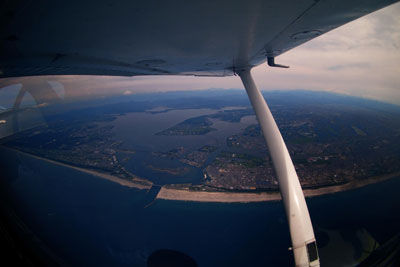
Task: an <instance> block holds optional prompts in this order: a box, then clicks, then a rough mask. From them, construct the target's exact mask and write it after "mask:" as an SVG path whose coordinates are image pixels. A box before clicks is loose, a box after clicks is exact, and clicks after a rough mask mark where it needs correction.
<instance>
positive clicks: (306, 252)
mask: <svg viewBox="0 0 400 267" xmlns="http://www.w3.org/2000/svg"><path fill="white" fill-rule="evenodd" d="M238 74H239V76H240V78H241V79H242V82H243V85H244V87H245V89H246V92H247V95H248V96H249V99H250V102H251V105H252V106H253V108H254V111H255V113H256V117H257V119H258V122H259V124H260V126H261V129H262V132H263V135H264V138H265V141H266V142H267V145H268V149H269V151H270V154H271V158H272V162H273V164H274V168H275V172H276V175H277V178H278V181H279V189H280V192H281V195H282V199H283V204H284V206H285V210H286V216H287V220H288V223H289V229H290V236H291V239H292V249H293V254H294V260H295V263H296V266H319V257H318V251H317V247H316V242H315V241H316V240H315V236H314V230H313V227H312V224H311V219H310V215H309V213H308V209H307V204H306V201H305V199H304V194H303V190H302V189H301V186H300V182H299V178H298V177H297V173H296V170H295V168H294V165H293V162H292V159H291V158H290V155H289V152H288V150H287V148H286V145H285V142H284V141H283V138H282V135H281V133H280V131H279V129H278V126H277V125H276V122H275V120H274V117H273V116H272V114H271V111H270V110H269V108H268V106H267V103H266V102H265V100H264V97H263V96H262V95H261V92H260V91H259V90H258V89H257V87H256V85H255V83H254V80H253V78H252V76H251V73H250V70H249V69H247V70H243V71H240V72H239V73H238Z"/></svg>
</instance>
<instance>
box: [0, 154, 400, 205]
mask: <svg viewBox="0 0 400 267" xmlns="http://www.w3.org/2000/svg"><path fill="white" fill-rule="evenodd" d="M2 147H3V148H5V149H9V150H12V151H14V152H16V153H20V154H22V155H25V156H28V157H31V158H35V159H39V160H44V161H46V162H49V163H52V164H55V165H58V166H63V167H68V168H72V169H74V170H77V171H80V172H83V173H87V174H90V175H93V176H95V177H98V178H101V179H105V180H108V181H111V182H114V183H118V184H119V185H122V186H127V187H130V188H136V189H140V190H150V189H151V188H152V186H153V182H151V181H149V180H147V179H143V178H139V177H133V178H132V180H127V179H123V178H119V177H117V176H114V175H111V174H107V173H104V172H101V171H96V170H92V169H85V168H82V167H77V166H74V165H71V164H67V163H63V162H59V161H55V160H51V159H48V158H44V157H41V156H37V155H33V154H30V153H27V152H23V151H20V150H17V149H14V148H10V147H5V146H2ZM399 176H400V172H394V173H391V174H386V175H381V176H373V177H370V178H367V179H363V180H354V181H351V182H348V183H346V184H340V185H333V186H326V187H320V188H315V189H304V190H303V192H304V196H305V197H306V198H309V197H315V196H320V195H326V194H334V193H338V192H342V191H347V190H351V189H356V188H360V187H364V186H367V185H370V184H375V183H379V182H383V181H386V180H389V179H391V178H395V177H399ZM168 186H169V185H163V186H161V189H160V190H159V192H158V193H157V195H156V197H155V199H154V200H157V199H162V200H176V201H189V202H220V203H250V202H266V201H280V200H282V198H281V195H280V192H279V191H275V192H216V191H192V190H190V189H189V188H182V189H176V188H169V187H168Z"/></svg>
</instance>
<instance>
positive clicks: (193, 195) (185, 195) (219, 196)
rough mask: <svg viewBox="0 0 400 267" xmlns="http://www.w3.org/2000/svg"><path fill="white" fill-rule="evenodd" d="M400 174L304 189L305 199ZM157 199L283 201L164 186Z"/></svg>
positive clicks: (261, 194) (277, 195) (278, 197)
mask: <svg viewBox="0 0 400 267" xmlns="http://www.w3.org/2000/svg"><path fill="white" fill-rule="evenodd" d="M399 176H400V172H395V173H391V174H387V175H381V176H373V177H370V178H367V179H364V180H355V181H351V182H348V183H346V184H341V185H333V186H327V187H321V188H316V189H304V190H303V192H304V196H305V197H307V198H308V197H315V196H320V195H326V194H333V193H338V192H342V191H347V190H351V189H356V188H360V187H363V186H367V185H370V184H375V183H379V182H383V181H386V180H389V179H391V178H395V177H399ZM156 199H163V200H178V201H191V202H223V203H234V202H238V203H249V202H266V201H279V200H282V198H281V195H280V193H279V192H278V191H277V192H257V193H251V192H248V193H247V192H246V193H235V192H208V191H190V190H189V189H175V188H168V187H166V186H162V187H161V190H160V191H159V192H158V194H157V196H156Z"/></svg>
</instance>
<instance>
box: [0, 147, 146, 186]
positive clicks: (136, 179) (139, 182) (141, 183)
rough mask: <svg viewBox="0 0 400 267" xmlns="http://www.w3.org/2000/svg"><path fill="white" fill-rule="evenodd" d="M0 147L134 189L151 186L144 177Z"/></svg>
mask: <svg viewBox="0 0 400 267" xmlns="http://www.w3.org/2000/svg"><path fill="white" fill-rule="evenodd" d="M2 147H3V148H6V149H9V150H12V151H14V152H16V153H20V154H22V155H24V156H28V157H31V158H35V159H39V160H44V161H46V162H49V163H52V164H55V165H58V166H63V167H68V168H72V169H74V170H77V171H80V172H83V173H87V174H90V175H93V176H96V177H99V178H101V179H105V180H108V181H111V182H114V183H117V184H119V185H122V186H127V187H130V188H136V189H140V190H149V189H150V188H151V187H152V186H153V183H152V182H151V181H149V180H146V179H141V178H139V177H134V178H132V180H126V179H122V178H119V177H117V176H114V175H111V174H107V173H104V172H100V171H96V170H91V169H85V168H82V167H77V166H74V165H71V164H67V163H63V162H59V161H55V160H51V159H48V158H44V157H40V156H36V155H33V154H30V153H26V152H23V151H20V150H17V149H14V148H10V147H4V146H2Z"/></svg>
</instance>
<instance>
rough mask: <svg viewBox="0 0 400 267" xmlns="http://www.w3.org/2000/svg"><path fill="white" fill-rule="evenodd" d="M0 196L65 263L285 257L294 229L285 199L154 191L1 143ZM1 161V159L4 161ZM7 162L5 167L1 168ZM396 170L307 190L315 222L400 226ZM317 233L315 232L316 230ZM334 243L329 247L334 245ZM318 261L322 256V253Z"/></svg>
mask: <svg viewBox="0 0 400 267" xmlns="http://www.w3.org/2000/svg"><path fill="white" fill-rule="evenodd" d="M0 156H1V159H2V164H7V165H6V166H7V172H3V177H6V179H3V180H2V182H3V185H2V187H1V188H2V190H3V192H2V196H3V197H4V198H5V199H7V201H8V202H9V203H10V204H11V206H12V207H13V208H14V209H15V211H16V213H17V215H18V216H20V217H21V219H22V220H23V221H24V222H25V223H26V225H27V226H28V227H29V228H30V229H31V230H32V231H33V232H34V233H35V234H36V235H37V236H38V237H39V238H40V239H41V240H42V241H43V242H44V243H45V244H46V245H47V246H48V247H49V248H51V250H52V251H53V252H54V253H55V254H57V255H59V256H60V257H61V258H62V259H64V260H65V261H66V262H67V263H70V264H73V265H76V264H79V265H94V264H96V265H100V266H110V265H130V266H145V265H146V259H147V257H148V256H149V255H150V254H151V253H152V252H153V251H155V250H157V249H174V250H178V251H181V252H184V253H186V254H188V255H190V256H191V257H193V258H194V259H195V260H196V262H197V263H198V264H199V266H266V265H268V266H288V265H290V263H291V262H290V256H289V252H288V250H287V248H288V247H289V246H290V237H289V233H288V227H287V224H286V219H285V214H284V210H283V206H282V203H281V202H268V203H251V204H224V203H192V202H180V201H163V200H157V201H155V202H154V203H153V204H151V205H149V206H147V207H145V206H146V205H147V204H149V203H150V202H151V200H152V197H153V196H154V194H151V192H150V193H147V192H146V191H143V190H142V191H141V190H137V189H132V188H128V187H124V186H121V185H119V184H116V183H113V182H110V181H107V180H103V179H99V178H96V177H94V176H91V175H89V174H84V173H81V172H79V171H76V170H73V169H70V168H67V167H62V166H57V165H54V164H50V163H48V162H44V161H42V160H37V159H33V158H30V157H26V156H21V155H20V156H18V157H15V155H11V154H10V152H9V151H5V150H2V149H0ZM2 167H4V165H3V166H2ZM3 170H4V169H3ZM399 189H400V178H395V179H392V180H389V181H386V182H382V183H379V184H375V185H370V186H366V187H364V188H361V189H357V190H351V191H347V192H341V193H337V194H333V195H326V196H320V197H315V198H311V199H308V200H307V202H308V205H309V210H310V213H311V217H312V221H313V224H314V228H315V230H316V232H319V231H320V230H321V229H323V230H329V231H339V232H340V233H341V234H342V235H343V236H344V237H349V236H350V237H351V235H352V233H354V231H355V230H357V229H361V228H363V229H366V230H368V232H370V233H371V235H373V237H374V238H376V239H377V240H379V241H381V240H385V239H387V238H389V237H390V236H392V235H393V234H395V233H397V232H398V225H400V215H399V213H398V211H399V210H400V196H399V194H398V191H399ZM317 237H318V234H317ZM332 253H334V251H333V252H332ZM321 255H322V254H321ZM321 261H322V262H323V263H324V259H323V258H321Z"/></svg>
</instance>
